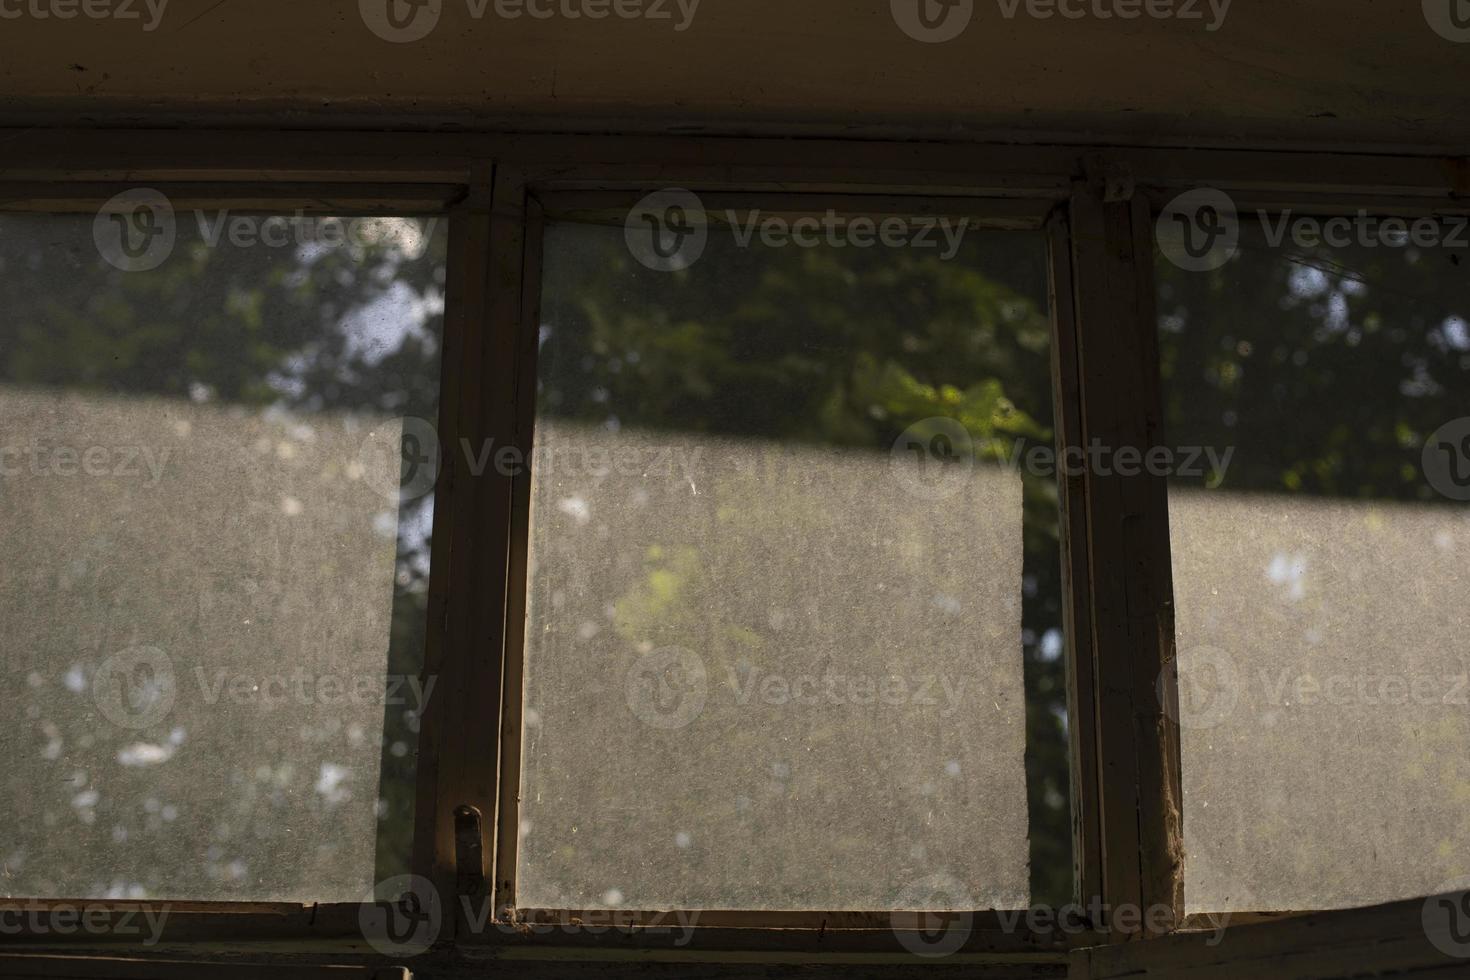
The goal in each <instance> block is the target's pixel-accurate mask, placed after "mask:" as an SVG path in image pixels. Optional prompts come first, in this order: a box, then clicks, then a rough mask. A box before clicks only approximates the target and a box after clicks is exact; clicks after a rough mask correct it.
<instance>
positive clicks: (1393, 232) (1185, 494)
mask: <svg viewBox="0 0 1470 980" xmlns="http://www.w3.org/2000/svg"><path fill="white" fill-rule="evenodd" d="M1324 230H1325V231H1326V232H1327V234H1329V235H1332V236H1333V238H1332V239H1331V240H1335V241H1336V242H1338V243H1340V244H1336V245H1332V246H1329V245H1325V244H1323V243H1322V242H1323V239H1322V237H1321V232H1322V231H1324ZM1464 231H1465V228H1464V223H1463V222H1458V223H1456V222H1453V221H1445V222H1434V221H1428V222H1427V223H1426V222H1421V223H1419V224H1414V223H1413V222H1412V220H1411V221H1408V222H1387V223H1385V222H1381V221H1377V220H1375V219H1367V220H1365V219H1364V218H1362V217H1361V216H1360V217H1358V218H1354V219H1350V220H1349V222H1348V223H1346V224H1344V223H1343V220H1339V221H1338V222H1337V223H1336V224H1335V225H1333V226H1330V227H1326V226H1324V225H1322V224H1320V223H1317V219H1312V218H1308V217H1304V216H1291V215H1285V216H1283V215H1268V216H1266V217H1265V218H1262V217H1261V216H1260V215H1257V214H1254V213H1251V214H1244V213H1243V214H1241V215H1240V217H1239V228H1238V244H1236V245H1235V246H1234V247H1233V248H1226V249H1224V250H1223V251H1221V252H1220V253H1219V254H1218V256H1217V258H1216V259H1214V260H1210V259H1208V258H1207V259H1206V260H1205V262H1204V264H1205V265H1206V266H1210V265H1216V267H1214V268H1209V267H1206V268H1197V269H1195V270H1193V271H1190V270H1189V269H1186V268H1181V267H1180V265H1178V264H1176V263H1175V262H1174V261H1171V260H1170V258H1169V257H1168V255H1169V249H1168V248H1166V249H1165V250H1164V251H1162V252H1161V255H1160V258H1159V261H1158V264H1157V268H1158V277H1159V286H1158V290H1159V292H1158V295H1159V315H1160V333H1159V337H1160V341H1161V350H1162V366H1163V373H1164V378H1165V389H1166V412H1167V428H1168V433H1169V439H1170V441H1171V443H1174V444H1177V445H1187V446H1199V447H1212V448H1213V449H1214V450H1215V452H1216V454H1217V458H1221V459H1226V460H1228V462H1227V465H1225V466H1223V467H1221V468H1219V469H1218V470H1215V471H1212V472H1210V473H1209V474H1207V475H1204V476H1201V477H1199V478H1193V479H1186V478H1178V479H1176V480H1175V481H1174V482H1173V484H1172V486H1171V491H1170V499H1169V509H1170V523H1171V527H1172V538H1173V541H1172V547H1173V562H1174V595H1175V605H1176V609H1177V616H1178V646H1179V670H1180V711H1181V718H1180V721H1181V727H1182V739H1183V782H1184V838H1185V850H1186V862H1185V899H1186V903H1187V905H1188V907H1189V909H1190V910H1191V911H1196V912H1204V911H1230V910H1237V909H1259V910H1275V909H1310V908H1333V907H1342V906H1352V905H1365V904H1372V903H1376V902H1382V901H1390V900H1394V899H1402V898H1407V897H1411V896H1416V895H1424V894H1428V893H1432V892H1442V891H1450V890H1454V889H1453V888H1451V887H1450V886H1451V884H1452V883H1453V882H1454V881H1455V880H1456V879H1458V878H1460V877H1461V876H1463V875H1465V874H1467V873H1470V843H1467V842H1470V810H1467V809H1466V807H1465V800H1466V799H1467V797H1470V752H1467V748H1470V648H1467V647H1466V645H1465V643H1464V629H1463V623H1464V610H1465V608H1466V602H1467V596H1470V591H1467V589H1470V579H1467V577H1466V572H1465V568H1466V560H1467V557H1470V509H1467V507H1466V501H1467V500H1470V419H1467V417H1466V416H1467V413H1470V326H1467V317H1470V286H1467V282H1466V278H1465V271H1466V268H1467V265H1466V262H1467V259H1470V251H1467V241H1466V238H1465V235H1464ZM1201 244H1202V243H1201ZM1197 252H1200V253H1202V252H1203V249H1202V248H1200V249H1197ZM1217 263H1218V264H1217ZM1186 264H1189V263H1188V261H1187V260H1186ZM1458 887H1463V885H1460V886H1458Z"/></svg>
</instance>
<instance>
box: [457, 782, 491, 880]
mask: <svg viewBox="0 0 1470 980" xmlns="http://www.w3.org/2000/svg"><path fill="white" fill-rule="evenodd" d="M454 887H455V891H457V892H458V893H459V894H461V895H479V894H481V893H482V892H483V891H484V890H485V846H484V838H483V836H482V831H481V820H480V811H479V810H478V809H476V808H475V807H472V806H469V805H467V804H460V805H459V806H457V807H455V808H454Z"/></svg>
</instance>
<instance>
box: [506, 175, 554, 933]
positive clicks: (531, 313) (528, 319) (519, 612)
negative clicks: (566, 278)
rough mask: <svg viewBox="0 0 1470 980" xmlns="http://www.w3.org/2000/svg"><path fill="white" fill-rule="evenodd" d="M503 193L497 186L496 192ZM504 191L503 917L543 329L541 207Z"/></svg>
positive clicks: (515, 817) (520, 180) (513, 841)
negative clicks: (515, 240)
mask: <svg viewBox="0 0 1470 980" xmlns="http://www.w3.org/2000/svg"><path fill="white" fill-rule="evenodd" d="M501 186H502V185H500V184H497V188H498V190H499V188H500V187H501ZM504 189H505V190H506V192H507V193H508V194H512V195H514V206H515V208H516V213H517V217H518V219H519V221H520V228H519V230H520V236H521V237H520V243H519V246H520V253H519V254H520V262H519V268H518V269H517V280H516V282H511V281H509V280H507V282H506V283H505V284H504V288H505V289H506V290H507V291H509V290H510V289H511V288H512V287H515V288H518V289H519V294H518V295H519V316H518V318H517V322H516V324H515V329H514V335H513V336H511V337H508V338H506V340H507V342H508V343H509V344H510V345H511V346H510V348H509V349H508V353H507V356H506V366H507V368H508V369H509V371H510V372H511V374H512V378H511V382H510V384H509V385H507V387H506V389H505V390H506V393H507V394H508V396H509V406H508V409H507V411H508V413H509V418H508V420H507V421H508V422H509V425H510V432H511V438H510V439H509V440H508V441H507V443H506V445H510V446H513V447H515V449H516V450H517V451H518V452H517V453H516V458H515V462H516V465H515V466H514V467H513V469H514V473H513V474H512V475H511V479H510V488H509V489H510V494H511V497H510V511H509V518H510V528H509V534H510V536H509V556H508V562H507V569H506V614H505V633H504V637H505V658H504V659H505V669H504V691H503V697H504V704H503V708H502V721H501V731H500V751H501V756H500V804H499V811H498V813H497V819H496V823H495V833H496V841H495V869H496V870H495V891H494V894H495V908H494V913H495V915H497V916H501V915H503V914H504V913H506V912H508V911H509V910H511V909H514V907H515V901H516V899H515V894H516V891H515V884H516V862H517V855H518V852H519V844H520V792H521V747H522V732H523V730H524V729H523V725H522V722H523V717H524V713H525V712H524V689H525V633H526V585H527V575H528V572H529V569H528V562H529V553H530V548H529V536H530V525H531V476H532V470H531V467H532V457H533V454H534V448H535V431H534V429H535V422H536V355H537V351H538V349H539V341H540V329H541V314H540V310H541V241H542V229H543V224H544V222H543V219H542V209H541V205H540V202H539V201H538V200H537V199H536V198H534V197H532V196H531V195H530V194H529V193H528V192H527V186H526V179H525V177H524V175H523V174H519V173H517V174H516V175H515V176H514V177H513V178H508V179H507V181H506V184H505V185H504Z"/></svg>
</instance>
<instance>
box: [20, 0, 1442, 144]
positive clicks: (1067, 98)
mask: <svg viewBox="0 0 1470 980" xmlns="http://www.w3.org/2000/svg"><path fill="white" fill-rule="evenodd" d="M149 2H150V0H0V114H3V115H4V116H6V117H8V118H9V119H10V120H11V121H15V120H25V119H29V118H33V117H34V114H35V113H37V112H39V113H41V114H43V115H44V116H49V115H51V114H56V115H58V116H60V117H61V118H63V119H65V120H67V121H71V122H85V121H88V120H97V121H101V122H121V121H129V120H132V119H139V118H144V117H150V116H151V118H155V119H157V118H159V116H158V114H159V113H161V112H174V113H182V114H184V117H185V118H190V117H193V118H206V117H207V118H209V119H210V120H211V121H214V122H221V121H224V122H228V121H231V120H236V121H240V122H247V121H253V120H257V119H270V120H272V121H288V122H292V123H297V124H308V123H310V122H312V121H313V120H315V121H324V120H331V121H333V122H334V123H340V122H342V121H343V120H344V119H356V120H358V121H359V122H360V121H362V120H364V119H372V120H376V121H394V122H402V123H404V124H415V125H426V124H432V123H437V122H440V121H453V122H455V123H463V124H470V125H494V124H503V123H505V122H507V121H509V122H513V123H516V124H518V125H519V124H528V125H531V124H533V125H538V126H546V125H558V124H564V125H568V126H571V125H575V124H576V123H575V122H574V121H581V122H585V121H586V120H589V119H591V120H597V122H596V123H595V125H597V127H598V128H648V127H650V126H655V125H667V124H668V123H670V122H674V121H678V122H683V123H691V124H700V125H704V126H706V127H707V128H712V129H719V130H724V131H741V130H748V129H753V128H760V127H768V126H772V125H776V124H785V125H788V126H802V125H812V124H817V125H821V126H823V127H824V129H826V130H828V131H831V130H834V129H835V130H842V129H849V130H854V131H882V132H884V133H894V134H901V133H904V132H923V133H930V134H952V135H960V136H963V135H966V134H967V133H971V134H973V133H985V134H996V133H1007V134H1008V133H1019V134H1024V135H1025V137H1027V138H1045V137H1048V136H1062V137H1069V136H1079V137H1082V138H1091V137H1095V136H1104V137H1120V138H1126V139H1127V140H1128V141H1131V142H1165V143H1175V142H1221V141H1224V142H1238V141H1249V142H1258V141H1260V142H1265V141H1269V142H1273V143H1282V142H1285V143H1308V142H1315V141H1325V142H1330V143H1333V144H1364V143H1369V144H1388V145H1400V146H1405V147H1414V148H1420V149H1425V150H1434V151H1442V152H1454V153H1459V152H1464V151H1465V149H1466V147H1467V145H1470V138H1467V134H1470V125H1467V123H1470V86H1467V85H1466V84H1465V83H1466V82H1467V81H1470V41H1467V42H1456V41H1454V40H1451V39H1449V38H1448V37H1446V36H1442V34H1441V33H1439V32H1436V30H1435V29H1434V28H1433V27H1432V26H1431V20H1435V19H1438V20H1440V21H1442V22H1443V23H1446V24H1448V23H1449V20H1448V17H1449V11H1450V10H1451V4H1455V3H1459V4H1461V6H1462V7H1463V6H1465V4H1464V2H1463V0H1424V2H1423V3H1421V0H1234V2H1231V3H1229V4H1228V5H1227V4H1225V3H1224V0H1214V6H1213V7H1212V6H1211V0H960V2H961V3H966V2H968V3H971V4H972V5H973V16H972V18H971V20H970V21H969V24H968V26H967V27H966V28H965V30H964V31H963V32H962V33H961V34H960V35H959V36H958V37H957V38H955V39H954V40H950V41H947V42H944V43H922V42H920V41H917V40H914V39H912V38H911V37H909V36H908V35H906V34H905V33H904V32H903V31H902V30H901V29H900V27H899V26H898V23H897V21H898V19H900V18H901V17H903V16H905V15H904V13H903V10H904V8H905V7H906V6H907V7H912V6H913V5H915V4H916V3H917V0H891V3H890V0H799V2H793V0H698V2H697V3H696V2H695V0H682V6H681V0H488V6H487V5H486V4H485V3H484V2H482V0H417V2H425V3H435V2H437V3H439V5H440V6H441V8H442V9H441V10H440V12H439V18H438V22H437V24H436V26H435V27H434V29H433V30H432V31H430V32H429V33H428V35H427V36H425V37H424V38H422V39H420V40H417V41H411V42H405V43H392V42H389V41H386V40H383V39H382V38H380V37H379V36H377V35H375V34H374V33H373V32H372V31H371V30H370V29H369V28H368V26H367V23H366V21H367V20H368V19H372V18H375V17H376V18H378V19H379V20H381V19H382V17H383V14H382V10H383V8H384V5H385V2H386V0H361V2H359V0H163V5H162V7H161V9H159V4H160V0H151V3H152V5H153V6H152V7H151V8H150V6H149ZM400 2H404V3H406V2H407V0H400ZM528 2H531V3H538V4H545V5H546V6H545V7H544V8H541V9H542V12H546V11H549V12H550V13H551V16H550V17H546V18H539V19H538V18H535V17H532V16H530V14H529V12H527V11H526V10H524V9H521V8H520V7H519V5H521V4H524V3H528ZM589 2H590V4H591V6H590V7H588V6H587V4H589ZM497 3H499V4H501V5H503V6H504V7H505V9H507V10H508V11H510V12H515V11H516V10H517V9H520V10H521V12H520V15H519V16H517V17H503V16H499V15H498V14H497V13H496V9H497V6H496V5H497ZM599 3H600V4H601V5H602V8H601V9H603V10H605V11H606V12H607V14H606V16H605V17H604V18H602V19H598V20H594V19H590V18H589V17H587V16H582V17H578V18H573V17H570V16H568V14H567V13H566V7H567V6H571V7H572V8H573V9H574V10H575V11H578V12H583V13H584V14H585V13H587V12H596V11H597V10H598V6H597V5H598V4H599ZM1058 3H1060V4H1062V5H1064V6H1066V8H1067V10H1068V12H1069V13H1071V14H1073V15H1078V14H1080V16H1064V14H1063V12H1062V10H1061V8H1060V7H1057V6H1056V5H1057V4H1058ZM619 4H624V5H626V6H623V7H622V8H621V9H622V10H623V11H624V13H625V14H626V13H627V12H628V11H631V10H633V9H635V8H636V7H638V6H639V5H641V7H642V15H641V16H636V17H630V16H621V15H619V14H618V13H617V10H618V9H620V8H619V7H618V5H619ZM655 5H656V9H655ZM891 7H892V8H897V9H898V11H899V13H898V14H895V12H894V9H891ZM691 8H692V11H691ZM411 9H412V8H410V7H407V6H404V7H401V8H400V10H402V11H409V10H411ZM476 9H479V10H480V11H481V13H482V16H479V17H476V16H474V14H473V11H475V10H476ZM1150 9H1153V10H1154V11H1155V13H1159V12H1165V11H1168V12H1171V14H1170V16H1167V17H1161V16H1151V15H1150V14H1149V12H1148V11H1149V10H1150ZM87 10H90V11H92V15H89V14H88V13H87V12H86V11H87ZM1032 10H1034V11H1035V13H1037V14H1045V13H1047V12H1048V11H1050V16H1034V15H1033V13H1032V12H1030V11H1032ZM38 11H39V12H41V13H44V14H46V16H39V15H38V13H37V12H38ZM104 11H106V12H110V14H111V15H110V16H105V17H98V16H95V15H96V14H97V13H99V12H104ZM364 11H366V13H364ZM59 13H71V14H72V16H70V17H68V18H65V19H63V18H61V17H59V16H57V14H59ZM1124 13H1135V14H1136V16H1135V17H1133V18H1131V19H1125V18H1124V17H1122V16H1120V15H1121V14H1124ZM1467 13H1470V12H1467ZM654 14H660V15H663V16H653V15H654ZM1008 14H1010V16H1008ZM1104 14H1108V15H1111V16H1102V15H1104ZM426 16H432V14H426ZM681 25H682V26H683V29H680V27H681ZM1212 27H1213V28H1214V29H1211V28H1212ZM1446 31H1447V32H1448V29H1446ZM1463 33H1464V34H1465V35H1466V36H1467V37H1470V29H1467V30H1466V31H1464V32H1463ZM558 121H561V122H560V123H559V122H558Z"/></svg>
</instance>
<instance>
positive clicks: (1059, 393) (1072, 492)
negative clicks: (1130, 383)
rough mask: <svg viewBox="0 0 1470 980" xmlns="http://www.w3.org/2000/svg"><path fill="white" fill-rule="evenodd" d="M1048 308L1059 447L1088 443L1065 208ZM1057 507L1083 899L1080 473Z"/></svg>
mask: <svg viewBox="0 0 1470 980" xmlns="http://www.w3.org/2000/svg"><path fill="white" fill-rule="evenodd" d="M1047 240H1048V252H1049V255H1050V282H1049V293H1050V300H1051V309H1052V323H1053V331H1052V390H1053V403H1054V406H1055V407H1054V410H1053V411H1054V413H1055V419H1056V430H1057V436H1056V443H1057V450H1058V452H1059V453H1062V454H1064V455H1063V458H1065V453H1066V452H1067V451H1069V450H1072V451H1076V450H1080V449H1081V448H1083V447H1084V446H1085V444H1086V438H1085V436H1084V432H1083V427H1082V391H1081V378H1080V376H1079V372H1080V369H1081V366H1080V364H1079V362H1078V348H1077V304H1076V299H1075V294H1074V289H1075V283H1074V282H1073V277H1072V243H1071V235H1070V232H1069V228H1068V222H1067V211H1066V209H1065V208H1058V209H1057V210H1056V211H1055V212H1054V213H1053V214H1052V216H1051V219H1050V221H1049V222H1048V224H1047ZM1058 481H1059V483H1058V494H1059V495H1060V500H1059V503H1060V506H1061V527H1060V538H1061V550H1062V595H1063V597H1064V601H1063V603H1062V632H1063V634H1064V636H1065V638H1066V666H1067V714H1068V738H1069V739H1070V747H1071V748H1070V750H1071V779H1072V842H1073V844H1072V846H1073V855H1072V857H1073V868H1074V878H1075V888H1076V896H1077V897H1078V898H1080V899H1081V900H1082V901H1083V902H1084V903H1087V902H1091V901H1092V900H1093V899H1094V898H1096V899H1098V900H1101V896H1102V895H1103V892H1104V888H1103V867H1102V859H1103V852H1102V824H1101V815H1100V813H1101V810H1100V807H1101V800H1100V795H1099V794H1100V792H1101V785H1100V784H1099V782H1098V761H1097V742H1098V740H1097V687H1096V677H1097V675H1096V670H1097V651H1096V648H1095V646H1094V643H1093V632H1092V612H1091V594H1090V589H1089V588H1088V582H1089V565H1090V551H1089V548H1088V542H1089V534H1088V515H1089V507H1088V503H1087V481H1086V479H1085V478H1084V477H1083V474H1081V473H1080V472H1074V471H1071V470H1065V469H1064V471H1063V472H1062V473H1061V474H1059V476H1058Z"/></svg>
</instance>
